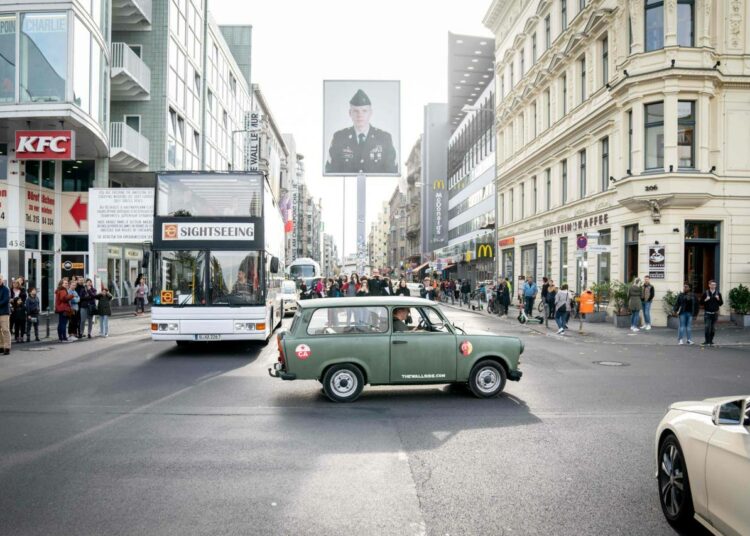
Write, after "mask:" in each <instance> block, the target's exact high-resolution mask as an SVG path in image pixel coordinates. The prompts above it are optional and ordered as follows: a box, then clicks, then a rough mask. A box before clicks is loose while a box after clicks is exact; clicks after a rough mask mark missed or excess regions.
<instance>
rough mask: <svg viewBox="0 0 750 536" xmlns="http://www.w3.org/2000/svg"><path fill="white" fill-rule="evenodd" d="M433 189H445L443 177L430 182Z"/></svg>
mask: <svg viewBox="0 0 750 536" xmlns="http://www.w3.org/2000/svg"><path fill="white" fill-rule="evenodd" d="M432 189H433V190H445V181H444V180H443V179H437V180H436V181H434V182H433V183H432Z"/></svg>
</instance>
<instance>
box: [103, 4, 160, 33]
mask: <svg viewBox="0 0 750 536" xmlns="http://www.w3.org/2000/svg"><path fill="white" fill-rule="evenodd" d="M150 29H151V0H113V2H112V30H113V31H115V32H119V31H132V30H150Z"/></svg>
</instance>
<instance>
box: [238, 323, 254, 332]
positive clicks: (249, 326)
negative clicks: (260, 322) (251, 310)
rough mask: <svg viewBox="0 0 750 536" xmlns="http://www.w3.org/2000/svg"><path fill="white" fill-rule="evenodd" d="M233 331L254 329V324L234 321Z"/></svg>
mask: <svg viewBox="0 0 750 536" xmlns="http://www.w3.org/2000/svg"><path fill="white" fill-rule="evenodd" d="M234 331H255V324H254V323H252V322H235V323H234Z"/></svg>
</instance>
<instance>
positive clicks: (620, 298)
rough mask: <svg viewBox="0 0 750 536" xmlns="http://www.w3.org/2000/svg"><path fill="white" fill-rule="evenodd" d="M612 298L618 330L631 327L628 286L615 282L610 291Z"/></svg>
mask: <svg viewBox="0 0 750 536" xmlns="http://www.w3.org/2000/svg"><path fill="white" fill-rule="evenodd" d="M610 296H611V297H612V303H613V304H614V322H615V327H616V328H629V327H630V312H629V311H628V308H627V304H628V286H627V285H626V284H625V283H621V282H619V281H615V282H614V283H612V287H611V289H610Z"/></svg>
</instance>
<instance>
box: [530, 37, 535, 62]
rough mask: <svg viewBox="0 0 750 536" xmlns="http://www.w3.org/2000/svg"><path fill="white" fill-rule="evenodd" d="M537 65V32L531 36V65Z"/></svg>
mask: <svg viewBox="0 0 750 536" xmlns="http://www.w3.org/2000/svg"><path fill="white" fill-rule="evenodd" d="M535 63H536V32H534V33H533V34H531V65H534V64H535Z"/></svg>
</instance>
